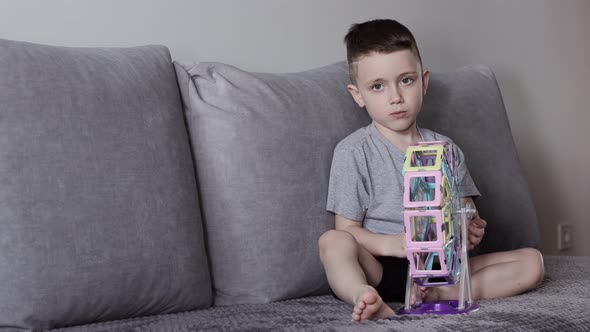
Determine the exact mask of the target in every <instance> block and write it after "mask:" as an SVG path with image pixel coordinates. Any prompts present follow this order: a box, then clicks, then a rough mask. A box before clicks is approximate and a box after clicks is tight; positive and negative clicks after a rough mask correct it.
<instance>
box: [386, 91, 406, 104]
mask: <svg viewBox="0 0 590 332" xmlns="http://www.w3.org/2000/svg"><path fill="white" fill-rule="evenodd" d="M403 102H404V99H403V98H402V95H401V94H400V93H399V92H398V91H397V90H395V89H394V90H393V91H392V92H391V95H390V96H389V103H390V104H391V105H395V104H401V103H403Z"/></svg>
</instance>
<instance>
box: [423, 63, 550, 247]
mask: <svg viewBox="0 0 590 332" xmlns="http://www.w3.org/2000/svg"><path fill="white" fill-rule="evenodd" d="M418 121H419V123H420V124H421V126H423V127H425V128H429V129H432V130H434V131H437V132H440V133H441V134H444V135H446V136H449V137H450V138H451V139H453V140H454V141H455V143H457V144H458V145H459V146H460V147H461V149H462V150H463V152H464V154H465V159H466V162H467V166H468V167H469V171H470V173H471V176H472V177H473V180H474V181H475V183H476V185H477V187H478V189H479V191H480V192H481V197H480V198H479V199H478V200H477V201H476V205H477V207H478V210H479V212H480V214H481V216H482V217H483V218H484V219H486V220H487V221H488V226H487V228H486V235H485V236H484V239H483V241H482V242H481V244H480V245H479V246H478V247H477V249H476V252H475V253H487V252H495V251H504V250H509V249H515V248H522V247H538V246H539V241H540V240H539V227H538V224H537V216H536V213H535V209H534V206H533V203H532V200H531V196H530V193H529V189H528V185H527V182H526V179H525V178H524V175H523V173H522V169H521V166H520V163H519V160H518V156H517V153H516V148H515V146H514V141H513V139H512V134H511V132H510V125H509V123H508V118H507V116H506V110H505V108H504V103H503V101H502V95H501V94H500V89H499V88H498V84H497V82H496V78H495V77H494V74H493V73H492V71H491V70H490V69H489V68H487V67H485V66H481V65H476V66H467V67H463V68H459V69H457V70H456V71H454V72H449V73H444V74H436V73H435V74H433V75H432V77H431V80H430V84H429V88H428V91H427V94H426V98H425V99H424V105H423V109H422V112H421V113H420V115H419V118H418Z"/></svg>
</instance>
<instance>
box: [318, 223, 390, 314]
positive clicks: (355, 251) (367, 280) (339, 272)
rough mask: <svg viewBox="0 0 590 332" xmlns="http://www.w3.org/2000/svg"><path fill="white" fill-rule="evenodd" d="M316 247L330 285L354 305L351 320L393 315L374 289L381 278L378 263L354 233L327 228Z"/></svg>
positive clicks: (344, 299)
mask: <svg viewBox="0 0 590 332" xmlns="http://www.w3.org/2000/svg"><path fill="white" fill-rule="evenodd" d="M319 247H320V258H321V260H322V264H323V265H324V269H325V270H326V276H327V277H328V282H329V283H330V287H332V290H333V291H334V293H335V294H336V295H337V296H338V297H339V298H340V299H342V300H343V301H345V302H347V303H349V304H351V305H353V306H354V308H353V313H352V318H353V320H357V321H360V320H368V319H373V318H386V317H390V316H393V315H394V311H393V309H391V308H390V307H389V306H388V305H387V304H385V302H383V300H382V299H381V297H380V296H379V294H378V293H377V291H376V290H375V288H374V287H376V286H377V285H378V284H379V282H380V281H381V277H382V273H383V270H382V267H381V264H380V263H379V262H378V261H377V259H376V258H375V257H373V255H371V253H369V252H368V251H367V250H366V249H365V248H363V247H362V246H361V245H359V244H358V243H357V242H356V239H355V238H354V236H352V235H351V234H350V233H348V232H345V231H338V230H330V231H328V232H326V233H324V234H323V235H322V236H321V237H320V240H319Z"/></svg>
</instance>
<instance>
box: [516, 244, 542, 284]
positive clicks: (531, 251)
mask: <svg viewBox="0 0 590 332" xmlns="http://www.w3.org/2000/svg"><path fill="white" fill-rule="evenodd" d="M521 250H522V255H523V256H524V261H525V262H526V263H527V264H526V265H527V266H528V267H529V269H530V271H531V273H532V274H533V276H534V279H535V280H534V287H535V288H536V287H539V286H540V285H541V282H542V281H543V277H544V276H545V266H544V263H543V254H541V252H540V251H539V250H537V249H535V248H524V249H521Z"/></svg>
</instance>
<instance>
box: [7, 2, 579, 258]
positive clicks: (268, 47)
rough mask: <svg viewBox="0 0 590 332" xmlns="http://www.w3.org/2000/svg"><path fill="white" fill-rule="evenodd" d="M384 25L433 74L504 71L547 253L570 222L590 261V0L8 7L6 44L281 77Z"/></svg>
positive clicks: (337, 55)
mask: <svg viewBox="0 0 590 332" xmlns="http://www.w3.org/2000/svg"><path fill="white" fill-rule="evenodd" d="M380 17H387V18H395V19H398V20H399V21H401V22H402V23H404V24H406V25H407V26H408V27H409V28H410V29H411V30H412V31H413V32H414V34H415V35H416V38H417V39H418V44H419V46H420V48H421V52H422V56H423V60H424V63H425V65H426V66H427V67H429V68H430V69H431V70H434V71H449V70H452V69H454V68H456V67H459V66H463V65H466V64H473V63H484V64H488V65H490V66H491V67H492V68H493V69H494V70H495V72H496V75H497V78H498V81H499V83H500V87H501V89H502V92H503V95H504V99H505V104H506V107H507V109H508V113H509V118H510V122H511V125H512V130H513V133H514V138H515V141H516V144H517V148H518V151H519V154H520V158H521V161H522V164H523V166H524V169H525V173H526V176H527V178H528V181H529V185H530V188H531V190H532V192H533V200H534V202H535V205H536V207H537V212H538V215H539V220H540V224H541V234H542V241H543V245H542V250H543V251H544V252H545V253H557V244H556V243H557V242H556V238H557V237H556V224H557V223H558V222H569V223H571V224H573V225H574V228H575V232H574V233H575V234H574V242H575V244H574V245H575V246H574V248H573V250H570V251H566V252H563V253H565V254H574V255H590V240H589V239H588V238H589V236H590V223H589V222H587V220H586V219H587V218H588V213H587V212H586V210H585V208H586V207H587V205H586V204H588V203H590V201H589V199H588V197H589V196H590V175H589V174H588V171H589V170H590V153H589V151H590V149H588V145H589V144H590V129H589V128H588V125H589V123H590V112H589V110H588V107H587V105H586V100H587V98H586V97H588V96H587V95H588V94H589V92H590V88H589V87H590V66H588V63H587V62H588V60H590V37H588V35H589V34H590V20H588V19H587V18H588V17H590V1H586V0H564V1H551V0H520V1H471V0H452V1H448V0H447V1H439V0H422V1H394V0H379V1H378V0H375V1H359V0H323V1H316V0H299V1H292V0H291V1H289V0H275V1H272V0H249V1H240V0H235V1H228V0H216V1H213V0H211V1H189V0H170V1H164V0H158V1H156V0H153V1H140V0H128V1H124V0H117V1H115V0H102V1H98V0H97V1H90V0H70V1H68V0H53V1H31V0H11V1H6V0H0V38H7V39H16V40H23V41H29V42H38V43H46V44H53V45H65V46H132V45H141V44H151V43H155V44H164V45H167V46H168V47H169V48H170V49H171V51H172V55H173V58H175V59H177V60H182V61H220V62H226V63H230V64H233V65H236V66H238V67H241V68H243V69H247V70H253V71H272V72H283V71H297V70H303V69H309V68H312V67H315V66H321V65H325V64H328V63H332V62H335V61H339V60H342V59H344V57H345V54H344V46H343V44H342V38H343V36H344V34H345V32H346V30H347V29H348V27H349V25H350V24H351V23H353V22H361V21H364V20H367V19H372V18H380ZM0 56H1V55H0ZM514 222H518V220H515V221H514Z"/></svg>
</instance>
